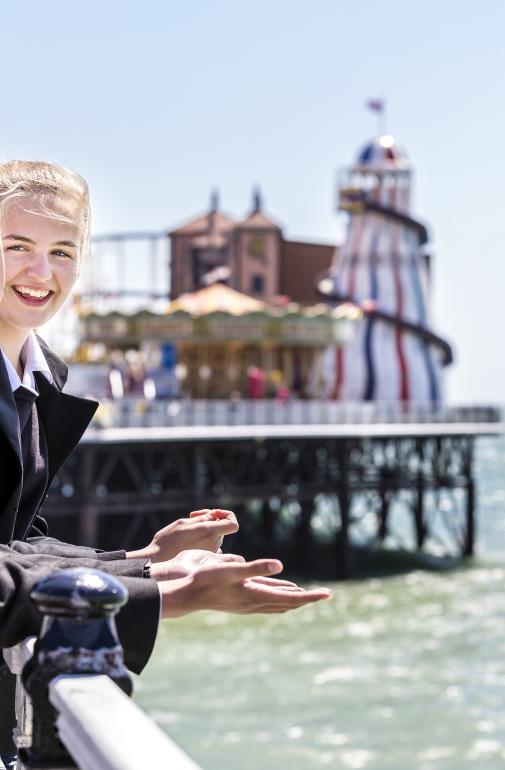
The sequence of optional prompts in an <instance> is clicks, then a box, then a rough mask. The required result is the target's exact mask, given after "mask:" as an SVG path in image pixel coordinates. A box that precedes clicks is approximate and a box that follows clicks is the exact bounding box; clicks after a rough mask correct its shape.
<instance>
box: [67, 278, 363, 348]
mask: <svg viewBox="0 0 505 770" xmlns="http://www.w3.org/2000/svg"><path fill="white" fill-rule="evenodd" d="M360 316H361V311H360V310H359V308H357V307H356V306H354V305H350V304H342V305H339V306H338V307H337V308H330V307H329V306H327V305H325V304H319V305H314V306H312V307H304V306H301V305H297V304H295V303H289V304H287V305H286V306H284V307H282V308H280V307H274V306H272V305H268V304H267V303H266V302H262V301H260V300H257V299H254V298H253V297H249V296H248V295H246V294H242V293H241V292H238V291H235V289H231V288H230V287H229V286H225V285H223V284H214V285H212V286H208V287H206V288H204V289H200V290H199V291H195V292H191V293H188V294H182V295H181V296H180V297H178V298H177V299H176V300H174V301H173V302H171V303H170V305H169V306H168V308H167V310H166V312H165V313H152V312H150V311H148V310H141V311H140V312H138V313H135V314H133V315H123V314H120V313H108V314H106V315H98V314H95V313H92V314H89V315H86V316H83V317H82V318H81V341H82V342H84V343H88V342H90V343H93V342H101V343H105V344H107V345H110V346H117V345H123V346H124V345H127V346H132V345H138V344H140V343H141V342H145V341H148V340H149V341H152V342H159V343H165V342H189V343H194V344H202V343H203V344H206V343H209V342H220V343H226V342H231V341H234V342H236V341H238V342H244V343H254V344H262V343H263V342H267V343H277V344H278V345H286V346H309V347H326V346H328V345H335V344H337V345H339V344H346V343H347V342H348V341H349V339H350V337H351V336H352V331H351V329H352V328H354V323H355V321H357V320H358V319H359V317H360Z"/></svg>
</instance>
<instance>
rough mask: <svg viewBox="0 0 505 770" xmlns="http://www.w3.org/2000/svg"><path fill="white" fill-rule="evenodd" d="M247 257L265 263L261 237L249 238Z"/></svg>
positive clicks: (263, 245) (263, 244)
mask: <svg viewBox="0 0 505 770" xmlns="http://www.w3.org/2000/svg"><path fill="white" fill-rule="evenodd" d="M249 256H251V257H253V258H254V259H259V260H260V261H261V262H264V261H265V243H264V239H263V238H262V236H261V235H253V236H251V237H250V238H249Z"/></svg>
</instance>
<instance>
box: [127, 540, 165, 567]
mask: <svg viewBox="0 0 505 770" xmlns="http://www.w3.org/2000/svg"><path fill="white" fill-rule="evenodd" d="M157 555H158V548H157V547H156V546H155V545H154V543H150V544H149V545H146V547H145V548H140V549H139V550H138V551H126V558H127V559H151V561H152V562H155V561H158V559H156V556H157Z"/></svg>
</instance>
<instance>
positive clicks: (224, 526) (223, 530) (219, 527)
mask: <svg viewBox="0 0 505 770" xmlns="http://www.w3.org/2000/svg"><path fill="white" fill-rule="evenodd" d="M193 522H195V523H194V526H192V527H191V531H193V532H195V531H198V528H199V527H201V529H202V534H205V535H208V536H209V537H213V538H215V539H217V540H218V539H219V538H220V537H224V536H225V535H231V534H232V533H233V532H237V530H238V523H237V522H236V521H231V520H230V519H221V520H220V521H209V520H208V519H203V520H200V519H199V518H195V519H193Z"/></svg>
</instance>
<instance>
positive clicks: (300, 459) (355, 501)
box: [45, 435, 475, 577]
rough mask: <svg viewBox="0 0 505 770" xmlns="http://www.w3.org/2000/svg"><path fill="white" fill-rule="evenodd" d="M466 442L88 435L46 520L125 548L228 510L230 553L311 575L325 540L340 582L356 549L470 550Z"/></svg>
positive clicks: (469, 446)
mask: <svg viewBox="0 0 505 770" xmlns="http://www.w3.org/2000/svg"><path fill="white" fill-rule="evenodd" d="M473 446H474V436H465V435H456V436H442V435H440V436H439V435H433V436H421V437H409V436H401V437H398V436H389V437H388V436H384V437H373V438H363V437H359V436H356V437H352V436H349V437H338V438H325V437H319V438H303V437H300V438H265V439H262V438H258V439H252V438H248V439H236V438H233V437H230V439H226V440H212V439H210V438H209V439H205V440H204V439H200V440H188V441H177V442H175V441H170V440H166V441H165V440H164V441H153V440H151V441H147V442H146V441H144V442H126V441H118V442H107V443H103V442H100V441H93V440H92V439H90V440H86V441H85V442H83V443H82V444H81V445H80V446H79V447H78V448H77V450H76V451H75V452H74V453H73V455H72V456H71V457H70V458H69V460H68V461H67V463H66V464H65V466H64V468H63V469H62V470H61V472H60V474H59V476H58V477H57V479H56V482H55V484H54V486H53V489H52V490H51V493H50V495H49V499H48V500H47V503H46V506H45V513H46V515H47V516H48V517H49V518H50V520H51V530H52V532H53V533H55V534H56V533H57V534H59V535H60V536H61V535H62V534H63V535H66V536H67V537H68V532H69V528H68V525H69V524H72V525H73V526H72V529H73V531H74V532H75V524H76V522H78V529H79V536H80V542H84V543H87V544H89V545H97V544H99V545H100V546H101V547H106V548H117V547H123V548H127V549H128V548H132V547H135V546H137V545H139V544H146V542H147V541H148V539H149V536H150V534H152V533H153V532H154V531H155V530H156V529H158V528H160V527H161V526H162V525H164V524H166V523H167V522H168V521H170V520H173V519H175V518H178V517H179V516H184V515H186V514H187V513H188V512H189V511H191V510H197V509H200V508H204V507H210V508H218V507H221V508H231V509H233V510H235V511H236V512H237V515H238V516H239V520H240V525H241V532H240V535H239V537H240V543H233V546H234V547H235V546H238V545H240V547H241V549H242V550H244V551H245V552H246V553H247V555H254V554H255V551H256V552H258V548H259V550H260V551H261V553H263V554H264V553H265V552H266V549H265V546H267V545H268V554H269V555H275V554H276V553H279V555H282V556H283V557H284V558H285V557H286V554H288V555H290V556H291V568H292V569H295V570H296V569H297V568H299V569H300V570H301V571H305V572H309V573H310V571H311V565H314V554H315V553H316V550H317V546H318V544H320V543H321V542H324V543H325V544H326V546H327V548H329V549H330V551H331V553H332V554H333V556H332V563H333V566H334V574H335V575H336V576H339V577H346V576H348V575H349V573H350V571H351V561H350V553H351V545H352V544H353V543H360V544H362V545H363V544H364V545H366V546H368V547H374V546H375V547H376V546H378V545H380V544H383V545H384V546H388V547H394V546H395V545H396V546H399V547H401V548H405V547H406V548H409V549H411V550H427V551H432V552H437V553H442V552H443V553H446V554H451V555H453V556H454V555H456V556H470V555H471V554H472V553H473V547H474V540H475V533H474V507H475V492H474V480H473V473H472V461H473ZM260 546H261V547H260ZM316 559H317V557H316ZM288 561H289V559H288Z"/></svg>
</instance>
